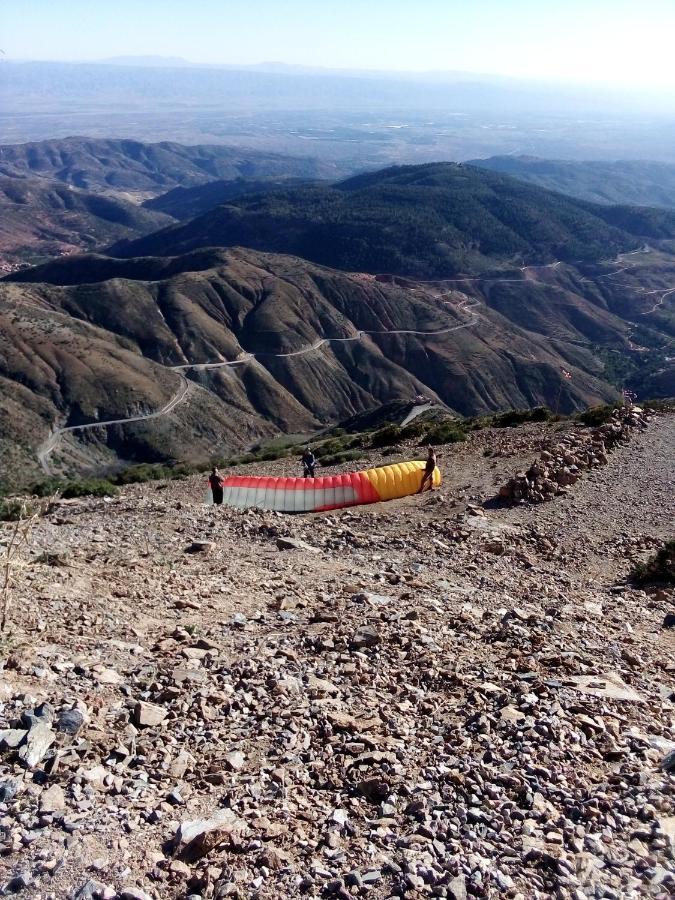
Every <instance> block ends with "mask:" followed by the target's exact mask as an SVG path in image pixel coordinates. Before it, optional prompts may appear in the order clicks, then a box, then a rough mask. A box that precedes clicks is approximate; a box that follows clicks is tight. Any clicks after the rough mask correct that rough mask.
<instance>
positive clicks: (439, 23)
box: [0, 0, 675, 89]
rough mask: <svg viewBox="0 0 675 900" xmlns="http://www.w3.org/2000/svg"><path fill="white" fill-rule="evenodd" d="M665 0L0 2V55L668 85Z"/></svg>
mask: <svg viewBox="0 0 675 900" xmlns="http://www.w3.org/2000/svg"><path fill="white" fill-rule="evenodd" d="M673 35H675V0H630V2H628V0H236V2H235V0H0V47H1V48H2V49H3V50H4V52H5V54H6V57H7V58H8V59H63V60H68V59H69V60H96V59H101V58H104V57H109V56H117V55H127V54H133V55H136V54H139V55H148V54H150V55H154V54H157V55H162V56H182V57H185V58H186V59H189V60H192V61H194V62H210V63H230V64H241V63H256V62H263V61H271V60H274V61H282V62H287V63H300V64H304V65H312V66H328V67H344V68H370V69H398V70H401V69H405V70H429V69H444V70H462V71H470V72H486V73H499V74H507V75H514V76H524V77H528V78H529V77H534V78H545V79H554V80H569V81H587V82H595V83H598V82H600V83H605V84H630V85H632V86H634V87H642V86H647V87H652V88H660V89H665V88H668V87H675V54H674V53H673V49H672V43H673Z"/></svg>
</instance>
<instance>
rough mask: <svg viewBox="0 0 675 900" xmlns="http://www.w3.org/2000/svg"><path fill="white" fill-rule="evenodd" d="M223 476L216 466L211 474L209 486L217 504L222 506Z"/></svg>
mask: <svg viewBox="0 0 675 900" xmlns="http://www.w3.org/2000/svg"><path fill="white" fill-rule="evenodd" d="M223 484H224V482H223V477H222V475H221V474H220V472H219V471H218V469H217V467H216V466H214V467H213V469H212V470H211V474H210V475H209V486H210V488H211V496H212V497H213V502H214V503H215V504H216V506H220V505H221V504H222V502H223Z"/></svg>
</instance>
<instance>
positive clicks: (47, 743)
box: [19, 722, 56, 769]
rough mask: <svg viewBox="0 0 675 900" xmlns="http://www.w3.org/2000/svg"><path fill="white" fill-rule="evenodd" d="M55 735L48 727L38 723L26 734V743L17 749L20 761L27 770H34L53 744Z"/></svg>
mask: <svg viewBox="0 0 675 900" xmlns="http://www.w3.org/2000/svg"><path fill="white" fill-rule="evenodd" d="M55 738H56V735H55V734H54V732H53V731H52V730H51V728H50V727H49V725H46V724H45V723H43V722H38V723H37V724H36V725H33V727H32V728H31V729H30V731H29V732H28V736H27V737H26V743H25V744H24V745H23V747H21V748H20V749H19V759H21V760H22V761H23V762H24V763H25V765H26V766H28V768H29V769H33V768H35V766H37V765H38V764H39V763H40V762H41V761H42V759H43V757H44V755H45V753H46V752H47V750H49V748H50V747H51V745H52V744H53V743H54V740H55Z"/></svg>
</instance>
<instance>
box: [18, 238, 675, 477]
mask: <svg viewBox="0 0 675 900" xmlns="http://www.w3.org/2000/svg"><path fill="white" fill-rule="evenodd" d="M664 259H665V258H664ZM663 265H664V269H663V271H662V273H661V278H662V279H667V278H669V277H673V276H674V275H675V270H674V269H673V267H672V266H671V269H668V268H667V264H666V262H664V263H663ZM606 270H607V267H606V266H600V267H598V269H597V272H594V271H593V267H591V266H589V269H588V271H587V273H586V274H585V275H583V276H582V275H581V273H580V272H579V271H578V270H577V269H575V268H574V267H568V266H560V267H558V268H556V269H546V270H543V271H542V272H541V273H540V276H538V277H537V278H533V277H532V276H531V273H526V272H520V271H517V270H515V271H512V272H507V273H505V274H500V275H497V276H495V275H491V276H485V277H483V278H478V279H476V280H475V281H472V282H469V283H462V286H461V292H459V291H451V290H449V289H448V286H447V285H445V286H434V285H429V286H424V285H420V284H414V283H410V282H408V281H407V280H406V281H405V284H401V285H399V284H396V283H393V282H391V281H380V280H377V279H375V278H372V277H370V278H369V277H365V276H354V275H349V274H347V273H342V272H339V271H336V270H332V269H327V268H323V267H320V266H317V265H315V264H312V263H309V262H307V261H305V260H301V259H298V258H295V257H288V256H280V255H274V254H266V253H260V252H256V251H251V250H245V249H231V250H209V251H195V252H194V253H192V254H188V255H186V256H184V257H179V258H146V259H132V260H123V259H107V258H105V257H80V258H74V257H71V258H69V259H64V260H61V261H57V262H56V263H54V264H52V265H51V266H47V267H43V269H41V270H33V272H34V273H39V274H40V275H41V277H42V280H41V281H33V282H26V281H25V280H24V281H21V280H19V278H23V279H25V278H26V273H21V275H20V276H19V275H17V276H14V280H12V281H8V280H5V281H3V282H1V283H0V315H2V328H1V329H0V333H2V335H3V341H4V346H3V352H2V353H1V354H0V417H1V421H2V428H1V429H0V432H1V433H2V435H3V438H2V448H0V449H1V450H2V452H1V453H0V459H2V460H3V463H2V465H3V468H4V471H5V473H6V472H7V471H9V470H11V471H13V472H14V473H16V472H17V471H22V472H23V471H25V472H30V473H32V474H33V475H34V474H36V473H37V460H36V451H37V449H38V448H39V446H40V444H41V443H42V442H43V441H44V440H45V439H46V438H47V436H48V434H49V431H50V428H51V427H52V426H53V425H58V426H69V425H79V424H86V423H90V422H96V421H105V420H108V419H116V418H126V417H128V416H131V415H138V414H143V413H146V412H150V411H157V410H159V409H161V408H162V407H163V406H164V405H165V404H166V403H167V402H168V401H169V400H170V399H171V397H172V396H175V395H176V394H177V393H178V392H180V391H181V390H182V389H183V386H184V384H185V382H184V381H183V380H182V377H181V376H183V377H184V378H186V379H187V381H188V382H189V392H188V394H187V395H186V396H185V397H184V398H183V399H182V400H181V402H180V404H179V405H178V406H177V407H176V408H175V410H174V411H173V412H172V413H171V414H170V415H168V416H166V417H164V418H162V417H160V418H156V419H153V420H151V421H148V422H145V423H134V424H130V425H125V426H114V427H110V428H107V429H98V430H96V431H84V432H77V433H75V434H74V435H72V436H70V437H67V438H65V439H64V440H63V441H62V443H61V445H60V448H59V450H58V452H57V453H56V454H55V455H54V457H53V458H54V460H55V461H56V463H57V465H59V466H61V467H62V468H64V469H69V470H70V471H86V470H91V469H96V468H99V467H101V466H106V465H111V464H115V463H116V461H117V462H118V461H120V460H127V461H129V460H134V461H166V460H181V461H183V460H190V461H194V460H195V459H205V458H208V456H209V455H211V454H215V455H222V454H223V453H227V452H232V451H237V450H240V449H242V448H243V447H246V446H248V445H250V444H251V443H253V442H254V441H257V440H260V439H266V438H270V437H271V436H273V435H275V434H279V433H303V432H307V431H312V430H314V429H316V428H319V427H321V426H324V425H330V424H334V423H336V422H339V421H342V420H343V419H345V418H348V417H349V416H353V415H358V414H360V413H362V412H365V411H367V410H371V409H374V408H376V407H378V406H379V405H381V404H383V403H388V402H391V401H392V400H403V401H405V402H410V401H411V400H412V398H413V397H415V396H416V395H417V394H424V395H425V396H427V397H429V398H431V399H432V400H434V401H436V402H438V403H441V404H443V405H445V406H446V407H447V408H449V409H450V410H453V411H455V412H457V413H460V414H465V415H471V414H475V413H486V412H492V411H495V410H502V409H508V408H512V407H518V408H526V407H532V406H539V405H548V406H549V407H554V406H555V405H556V404H557V403H558V400H560V408H561V410H565V411H569V410H572V409H575V408H580V407H583V406H586V405H588V404H592V403H599V402H607V401H610V400H612V399H613V398H615V397H616V395H617V390H616V385H615V384H614V383H613V382H612V381H611V379H608V377H607V373H606V371H605V366H604V363H603V361H602V359H601V358H600V357H599V354H598V346H603V347H607V348H611V352H612V353H613V354H618V356H619V357H621V358H623V356H626V355H627V354H629V350H628V346H629V343H628V342H629V333H630V326H629V325H628V323H627V320H626V319H625V318H623V316H622V315H620V314H619V312H618V311H619V310H620V309H624V307H626V304H629V301H630V291H629V288H628V287H626V286H623V287H621V288H620V293H618V294H617V293H616V290H619V289H618V288H616V289H614V288H613V287H612V285H611V282H609V281H607V280H605V279H603V277H602V276H603V274H604V273H605V272H606ZM78 272H79V273H80V275H82V273H83V272H84V273H89V275H93V274H94V273H96V280H93V279H90V280H83V281H81V282H80V283H77V282H75V277H74V276H75V275H76V274H77V273H78ZM596 276H597V277H596ZM47 277H50V278H51V282H52V283H48V282H47ZM654 278H655V279H656V276H654ZM635 280H636V284H639V282H640V281H641V280H642V278H641V276H638V275H636V276H635ZM59 282H60V283H59ZM654 283H656V280H655V281H654ZM622 284H624V282H622ZM626 308H627V307H626ZM633 309H634V311H635V309H636V308H635V307H633ZM460 326H461V327H460ZM361 332H367V333H366V334H362V333H361ZM395 332H399V333H395ZM404 332H421V333H419V334H416V333H404ZM654 336H655V337H654V339H655V340H657V339H658V340H662V339H663V334H662V333H661V332H659V331H658V330H654ZM325 338H330V339H332V342H330V343H328V344H326V343H322V341H323V340H324V339H325ZM335 339H337V340H335ZM608 352H609V351H608ZM282 354H290V355H285V356H284V355H282ZM227 361H229V362H236V363H237V364H236V365H234V366H218V364H219V363H222V362H227ZM213 364H216V365H213ZM177 366H181V367H187V368H181V369H175V368H172V367H177ZM561 366H564V367H565V368H567V369H570V370H571V371H572V372H573V374H574V378H573V380H572V381H566V380H563V379H562V378H561V374H560V367H561ZM190 367H191V368H190ZM5 477H6V475H5Z"/></svg>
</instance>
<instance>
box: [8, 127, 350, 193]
mask: <svg viewBox="0 0 675 900" xmlns="http://www.w3.org/2000/svg"><path fill="white" fill-rule="evenodd" d="M335 174H336V170H335V168H334V167H332V166H331V165H330V164H329V163H321V162H318V161H316V160H314V159H311V158H309V157H304V158H297V157H292V156H284V155H282V154H276V153H266V152H262V151H257V150H250V149H241V148H236V147H225V146H217V145H195V146H185V145H183V144H176V143H172V142H170V141H163V142H161V143H156V144H150V143H143V142H141V141H133V140H105V139H95V138H87V137H68V138H62V139H59V140H50V141H36V142H32V143H27V144H4V145H0V175H4V176H7V177H11V178H17V177H21V178H24V177H36V176H39V177H40V178H46V179H49V180H52V181H59V182H62V183H63V184H69V185H72V186H73V187H77V188H82V189H83V190H88V191H94V192H101V191H104V192H110V191H113V192H116V193H119V192H127V193H129V194H145V195H146V196H147V195H155V194H159V193H163V192H166V191H167V190H169V189H171V188H174V187H177V186H182V187H186V186H189V185H196V184H202V183H204V182H206V181H213V180H217V179H227V180H233V179H238V178H253V179H255V178H267V177H282V178H284V177H289V176H293V177H300V178H322V177H323V178H327V177H334V176H335Z"/></svg>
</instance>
